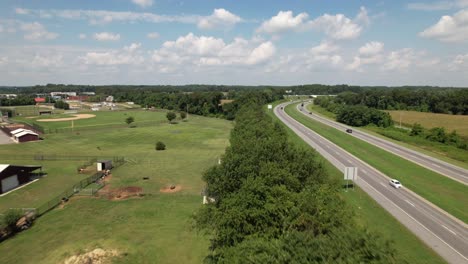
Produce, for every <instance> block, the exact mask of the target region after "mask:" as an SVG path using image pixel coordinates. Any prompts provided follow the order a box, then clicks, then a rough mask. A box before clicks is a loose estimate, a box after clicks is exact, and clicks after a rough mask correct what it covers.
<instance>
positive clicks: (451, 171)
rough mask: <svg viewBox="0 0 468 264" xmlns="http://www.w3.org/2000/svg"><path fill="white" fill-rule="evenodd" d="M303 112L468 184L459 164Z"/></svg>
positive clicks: (466, 173) (464, 171)
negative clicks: (349, 130)
mask: <svg viewBox="0 0 468 264" xmlns="http://www.w3.org/2000/svg"><path fill="white" fill-rule="evenodd" d="M300 112H302V114H304V115H305V116H308V117H309V118H312V119H314V120H316V121H319V122H321V123H323V124H325V125H328V126H331V127H334V128H336V129H338V130H340V131H343V133H346V132H345V131H346V129H353V133H351V134H350V135H352V136H353V137H356V138H359V139H361V140H363V141H366V142H367V143H370V144H372V145H375V146H378V147H380V148H382V149H384V150H386V151H388V152H391V153H393V154H395V155H398V156H400V157H402V158H404V159H407V160H409V161H412V162H414V163H416V164H419V165H421V166H423V167H425V168H427V169H430V170H432V171H435V172H437V173H439V174H441V175H444V176H447V177H449V178H451V179H453V180H456V181H458V182H460V183H463V184H465V185H468V170H466V169H463V168H460V167H458V166H455V165H452V164H449V163H447V162H444V161H441V160H439V159H436V158H433V157H429V156H427V155H424V154H422V153H420V152H417V151H414V150H411V149H408V148H406V147H403V146H400V145H398V144H395V143H393V142H390V141H388V140H385V139H382V138H379V137H376V136H373V135H370V134H368V133H365V132H362V131H359V130H355V129H354V128H353V127H350V126H346V125H344V124H341V123H338V122H335V121H332V120H330V119H327V118H324V117H321V116H319V115H316V114H312V115H311V114H309V111H305V110H304V111H300Z"/></svg>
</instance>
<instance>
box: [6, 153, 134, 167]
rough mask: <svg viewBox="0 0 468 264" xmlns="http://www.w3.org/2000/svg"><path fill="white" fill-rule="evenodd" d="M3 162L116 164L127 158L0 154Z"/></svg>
mask: <svg viewBox="0 0 468 264" xmlns="http://www.w3.org/2000/svg"><path fill="white" fill-rule="evenodd" d="M0 159H2V160H38V161H41V160H42V161H67V160H72V161H86V162H85V164H88V165H89V164H90V163H93V162H96V161H97V160H112V161H113V162H114V163H118V162H124V161H125V157H121V156H114V157H109V156H85V155H66V154H42V153H36V154H33V155H20V154H18V155H15V154H0Z"/></svg>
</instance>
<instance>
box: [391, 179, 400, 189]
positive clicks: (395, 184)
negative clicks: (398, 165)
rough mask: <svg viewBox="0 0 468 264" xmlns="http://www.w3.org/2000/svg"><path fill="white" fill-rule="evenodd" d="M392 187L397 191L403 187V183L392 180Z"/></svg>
mask: <svg viewBox="0 0 468 264" xmlns="http://www.w3.org/2000/svg"><path fill="white" fill-rule="evenodd" d="M390 185H391V186H393V187H394V188H397V189H398V188H401V187H403V185H401V183H400V182H399V181H398V180H395V179H391V180H390Z"/></svg>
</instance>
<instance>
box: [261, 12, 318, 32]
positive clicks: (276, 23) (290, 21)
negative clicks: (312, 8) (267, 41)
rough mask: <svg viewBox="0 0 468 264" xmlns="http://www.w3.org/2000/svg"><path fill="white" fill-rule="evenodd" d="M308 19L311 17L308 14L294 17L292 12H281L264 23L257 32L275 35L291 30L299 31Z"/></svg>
mask: <svg viewBox="0 0 468 264" xmlns="http://www.w3.org/2000/svg"><path fill="white" fill-rule="evenodd" d="M308 17H309V15H308V14H307V13H300V14H298V15H297V16H294V15H293V12H292V11H279V12H278V14H277V15H276V16H273V17H272V18H271V19H269V20H267V21H265V22H263V23H262V25H261V26H260V27H259V28H258V29H257V32H264V33H273V34H275V33H281V32H284V31H289V30H297V29H299V28H300V27H302V26H303V25H304V22H305V21H306V20H307V19H308Z"/></svg>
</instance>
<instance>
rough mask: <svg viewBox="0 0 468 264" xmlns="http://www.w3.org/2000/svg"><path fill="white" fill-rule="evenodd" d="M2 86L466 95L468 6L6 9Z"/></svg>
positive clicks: (45, 0) (112, 4)
mask: <svg viewBox="0 0 468 264" xmlns="http://www.w3.org/2000/svg"><path fill="white" fill-rule="evenodd" d="M0 80H1V81H0V85H35V84H47V83H64V84H193V83H201V84H229V85H260V84H265V85H295V84H306V83H323V84H344V83H345V84H352V85H390V86H397V85H438V86H463V87H468V0H440V1H424V2H423V1H418V0H415V1H351V0H349V1H312V0H291V1H271V0H270V1H263V0H262V1H253V0H251V1H244V0H236V1H234V0H231V1H222V0H211V1H209V0H201V1H200V0H197V1H186V0H185V1H184V0H100V1H95V0H80V1H65V0H63V1H59V0H41V1H33V0H29V1H26V0H15V1H13V0H2V1H1V2H0Z"/></svg>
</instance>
